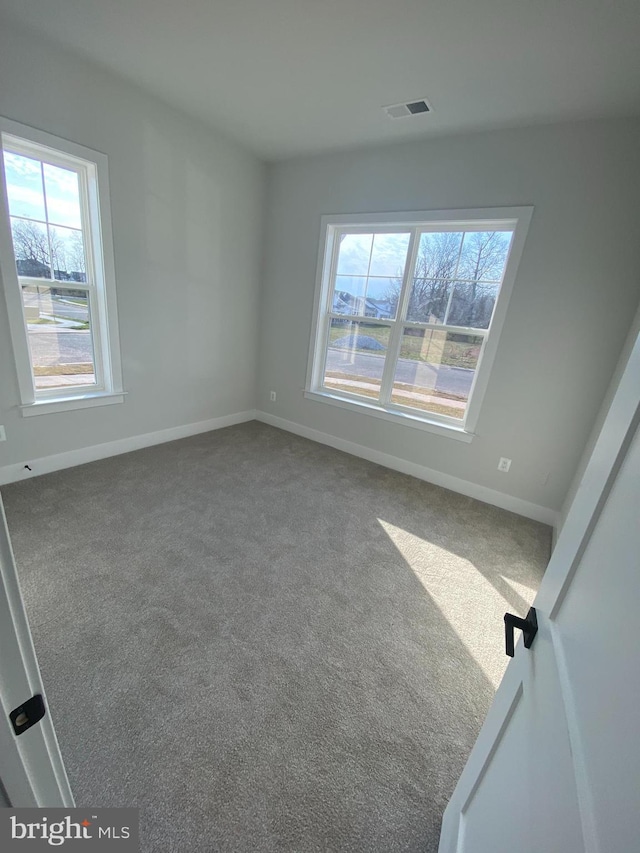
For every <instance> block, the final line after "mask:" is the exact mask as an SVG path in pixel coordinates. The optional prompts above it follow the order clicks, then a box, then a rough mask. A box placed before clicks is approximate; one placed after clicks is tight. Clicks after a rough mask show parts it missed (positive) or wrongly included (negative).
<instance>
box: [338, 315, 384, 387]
mask: <svg viewBox="0 0 640 853" xmlns="http://www.w3.org/2000/svg"><path fill="white" fill-rule="evenodd" d="M388 345H389V327H388V326H381V325H376V324H375V323H355V322H353V321H349V320H336V319H333V320H332V321H331V327H330V329H329V346H328V348H327V360H326V364H325V373H324V382H323V384H324V386H325V387H326V388H334V389H336V390H338V391H346V392H348V393H349V394H358V395H360V396H362V397H369V398H374V399H376V400H377V399H378V398H379V396H380V383H381V381H382V372H383V370H384V360H385V355H386V352H387V347H388Z"/></svg>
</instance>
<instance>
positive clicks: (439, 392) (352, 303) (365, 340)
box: [306, 208, 532, 440]
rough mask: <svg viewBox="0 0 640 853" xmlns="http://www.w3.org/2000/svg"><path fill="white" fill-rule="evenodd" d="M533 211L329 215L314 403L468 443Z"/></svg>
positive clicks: (311, 375)
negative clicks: (423, 429)
mask: <svg viewBox="0 0 640 853" xmlns="http://www.w3.org/2000/svg"><path fill="white" fill-rule="evenodd" d="M531 212H532V211H531V208H509V209H502V208H501V209H498V210H496V209H490V210H464V211H436V212H423V213H411V214H386V215H380V216H377V215H376V216H342V217H323V232H322V237H323V242H322V245H321V251H320V260H319V268H318V285H317V293H316V306H315V311H316V313H315V318H314V337H313V340H312V346H311V353H310V361H309V370H308V376H307V389H306V396H308V397H311V398H313V399H316V400H323V401H325V402H331V403H334V404H336V405H341V406H343V407H348V408H353V409H356V410H359V411H362V412H368V413H369V414H374V415H378V416H380V417H384V418H387V419H392V420H396V421H398V422H402V423H405V424H409V425H411V426H418V427H421V428H425V429H431V430H433V431H435V432H439V433H441V434H449V435H452V436H454V437H457V438H461V439H462V440H470V439H471V436H472V434H473V431H474V428H475V424H476V421H477V417H478V413H479V407H480V403H481V401H482V396H483V393H484V390H485V388H486V385H487V381H488V378H489V372H490V369H491V364H492V362H493V358H494V355H495V352H496V347H497V343H498V336H499V332H500V328H501V326H502V322H503V320H504V316H505V312H506V307H507V302H508V299H509V294H510V292H511V288H512V286H513V281H514V277H515V273H516V267H517V264H518V261H519V258H520V254H521V251H522V247H523V243H524V238H525V232H526V230H527V227H528V224H529V220H530V218H531Z"/></svg>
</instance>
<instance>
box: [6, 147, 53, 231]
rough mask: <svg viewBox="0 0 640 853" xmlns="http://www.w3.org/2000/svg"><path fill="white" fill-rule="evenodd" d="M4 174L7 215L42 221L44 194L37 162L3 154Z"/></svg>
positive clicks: (9, 153)
mask: <svg viewBox="0 0 640 853" xmlns="http://www.w3.org/2000/svg"><path fill="white" fill-rule="evenodd" d="M4 174H5V179H6V182H7V196H8V199H9V213H10V214H11V215H12V216H24V217H26V218H27V219H41V220H42V221H44V218H45V212H44V193H43V191H42V172H41V164H40V161H39V160H32V159H31V158H30V157H23V156H22V155H21V154H12V153H11V152H10V151H5V152H4Z"/></svg>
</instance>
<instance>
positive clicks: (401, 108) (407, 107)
mask: <svg viewBox="0 0 640 853" xmlns="http://www.w3.org/2000/svg"><path fill="white" fill-rule="evenodd" d="M382 109H383V110H384V111H385V113H386V114H387V115H388V116H389V118H406V117H407V116H417V115H421V114H424V113H430V112H432V110H431V107H430V105H429V104H428V103H427V102H426V101H425V100H424V98H423V99H422V100H419V101H408V102H407V103H406V104H390V105H389V106H388V107H383V108H382Z"/></svg>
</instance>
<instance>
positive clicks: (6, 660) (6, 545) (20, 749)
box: [0, 498, 73, 808]
mask: <svg viewBox="0 0 640 853" xmlns="http://www.w3.org/2000/svg"><path fill="white" fill-rule="evenodd" d="M35 693H40V694H42V695H43V696H44V695H45V694H44V688H43V686H42V680H41V678H40V671H39V669H38V662H37V660H36V654H35V649H34V648H33V642H32V640H31V633H30V631H29V624H28V622H27V615H26V613H25V609H24V604H23V601H22V597H21V595H20V587H19V586H18V576H17V573H16V566H15V562H14V559H13V551H12V549H11V541H10V539H9V531H8V530H7V521H6V518H5V514H4V507H3V505H2V499H1V498H0V779H1V780H2V784H3V787H4V790H5V792H6V795H7V797H8V798H9V802H10V803H11V805H12V806H13V807H14V808H21V807H34V806H52V807H53V806H58V807H69V806H73V795H72V793H71V789H70V787H69V780H68V779H67V775H66V772H65V768H64V764H63V761H62V755H61V754H60V748H59V746H58V741H57V739H56V734H55V731H54V728H53V722H52V720H51V716H50V715H49V711H48V710H47V713H46V715H45V716H44V717H43V718H42V719H41V720H40V722H38V723H36V724H35V725H33V726H31V728H29V729H27V730H26V731H24V732H23V733H22V734H20V735H16V734H15V733H14V731H13V726H12V725H11V724H10V722H9V714H10V712H11V711H12V710H13V709H14V708H16V707H18V706H19V705H21V704H22V703H23V702H26V701H27V699H29V698H30V697H31V696H33V695H34V694H35ZM45 700H46V697H45ZM45 704H46V701H45Z"/></svg>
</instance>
